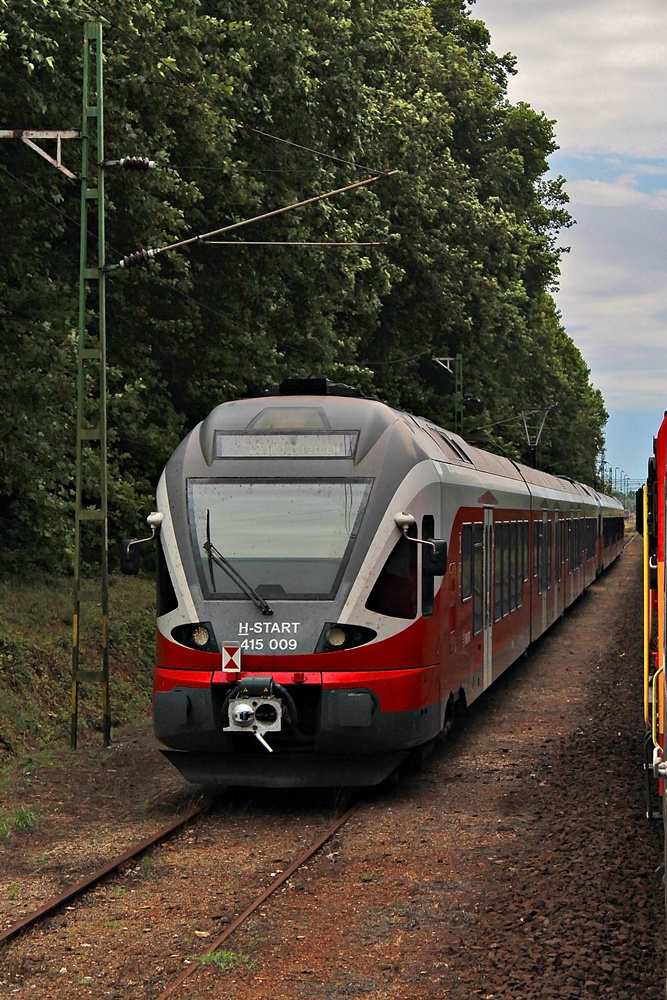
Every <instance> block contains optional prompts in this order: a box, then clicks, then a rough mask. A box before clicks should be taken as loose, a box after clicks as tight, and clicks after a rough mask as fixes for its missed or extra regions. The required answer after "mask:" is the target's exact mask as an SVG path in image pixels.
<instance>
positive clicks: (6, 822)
mask: <svg viewBox="0 0 667 1000" xmlns="http://www.w3.org/2000/svg"><path fill="white" fill-rule="evenodd" d="M36 825H37V816H36V814H35V813H34V812H33V811H32V810H31V809H21V808H20V807H17V808H16V809H15V810H14V812H13V813H11V814H9V813H0V837H3V838H4V839H5V840H7V838H8V837H11V835H12V834H13V833H15V832H16V831H17V830H19V831H20V830H32V829H33V827H35V826H36Z"/></svg>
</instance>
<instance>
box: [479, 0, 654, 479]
mask: <svg viewBox="0 0 667 1000" xmlns="http://www.w3.org/2000/svg"><path fill="white" fill-rule="evenodd" d="M471 15H472V16H473V17H479V18H481V19H482V20H484V21H486V23H487V25H488V27H489V29H490V32H491V45H492V48H493V49H494V50H495V51H496V52H497V53H504V52H507V51H511V52H513V53H514V54H515V55H516V56H517V58H518V75H517V76H516V77H513V78H511V80H510V84H509V97H510V100H512V101H519V100H523V101H527V102H528V103H529V104H530V105H531V106H532V107H534V108H535V109H536V110H538V111H543V112H544V113H545V115H546V117H547V118H550V119H556V120H557V124H556V136H557V140H558V142H559V144H560V147H561V151H562V152H561V154H559V156H558V157H557V158H556V162H557V166H556V171H557V172H562V173H563V174H564V175H565V177H566V178H567V177H568V176H570V177H572V178H573V179H572V180H570V181H568V183H567V191H568V193H569V195H570V199H571V202H570V206H569V207H570V211H571V212H572V215H573V216H574V218H575V219H576V220H577V225H576V226H574V227H573V228H572V229H570V230H567V231H566V232H564V233H563V238H562V243H563V244H569V245H570V246H571V252H570V253H569V254H567V255H566V256H565V257H564V258H563V262H562V274H561V281H560V291H559V292H558V294H557V296H556V298H557V302H558V306H559V308H560V309H561V312H562V315H563V321H564V324H565V328H566V329H567V331H568V333H569V334H570V336H572V337H573V339H574V341H575V343H576V344H577V346H578V347H579V348H580V350H581V352H582V354H583V355H584V358H585V359H586V361H587V363H588V365H589V367H590V369H591V377H592V381H593V384H594V385H595V386H597V387H598V388H599V389H600V390H601V391H602V393H603V395H604V398H605V402H606V405H607V409H608V410H609V411H610V414H611V420H610V424H609V436H608V444H609V446H608V448H607V460H608V461H610V462H612V464H613V465H616V464H618V463H622V464H623V465H624V467H625V468H626V470H627V471H628V472H629V473H630V474H631V475H633V476H636V477H639V476H641V475H642V474H643V473H644V471H645V468H646V463H645V457H646V455H647V454H648V453H649V451H650V447H651V437H652V435H653V434H655V433H656V432H657V429H658V426H659V423H660V417H661V414H662V413H663V411H664V410H665V407H666V406H667V226H666V225H665V221H666V220H665V212H666V211H667V184H665V183H664V182H663V181H661V178H662V177H665V176H666V175H667V163H660V162H659V161H660V160H667V73H665V69H664V67H665V65H667V3H665V0H643V2H642V3H641V5H639V4H631V3H628V2H627V0H478V2H477V3H476V4H475V5H474V6H473V7H472V11H471ZM645 161H649V162H645Z"/></svg>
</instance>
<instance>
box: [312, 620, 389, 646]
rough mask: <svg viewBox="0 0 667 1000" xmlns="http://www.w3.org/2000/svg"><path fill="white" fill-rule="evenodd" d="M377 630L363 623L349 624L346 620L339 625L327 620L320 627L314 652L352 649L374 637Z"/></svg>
mask: <svg viewBox="0 0 667 1000" xmlns="http://www.w3.org/2000/svg"><path fill="white" fill-rule="evenodd" d="M376 636H377V632H376V631H375V629H372V628H366V627H365V626H364V625H350V624H348V623H347V622H346V623H345V624H344V625H340V624H338V623H337V622H327V623H326V625H325V626H324V628H323V629H322V634H321V636H320V638H319V641H318V643H317V646H316V647H315V652H316V653H335V652H336V651H337V650H341V649H354V647H355V646H363V645H364V643H366V642H370V641H371V640H372V639H375V638H376Z"/></svg>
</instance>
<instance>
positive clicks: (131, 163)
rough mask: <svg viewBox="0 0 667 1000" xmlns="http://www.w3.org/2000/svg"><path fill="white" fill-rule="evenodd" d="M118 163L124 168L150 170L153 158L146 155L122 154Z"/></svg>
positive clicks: (153, 162)
mask: <svg viewBox="0 0 667 1000" xmlns="http://www.w3.org/2000/svg"><path fill="white" fill-rule="evenodd" d="M118 164H119V166H120V167H122V168H123V169H125V170H152V169H153V168H154V167H155V160H149V159H148V157H147V156H122V157H121V158H120V160H119V161H118Z"/></svg>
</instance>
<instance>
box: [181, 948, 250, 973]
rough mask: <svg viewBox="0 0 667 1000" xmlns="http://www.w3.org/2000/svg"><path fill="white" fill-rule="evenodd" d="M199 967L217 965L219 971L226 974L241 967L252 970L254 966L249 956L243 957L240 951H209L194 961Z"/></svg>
mask: <svg viewBox="0 0 667 1000" xmlns="http://www.w3.org/2000/svg"><path fill="white" fill-rule="evenodd" d="M194 960H195V961H197V962H199V963H200V964H201V965H217V967H218V968H219V969H222V971H223V972H226V971H227V970H229V969H236V968H238V967H239V966H243V967H244V968H246V969H252V967H253V965H254V964H255V963H254V962H253V960H252V959H251V957H250V955H244V954H243V953H242V952H240V951H226V950H223V951H209V952H208V953H207V954H206V955H200V956H199V957H198V958H196V959H194Z"/></svg>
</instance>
